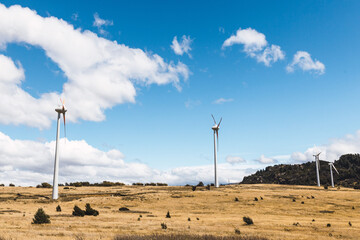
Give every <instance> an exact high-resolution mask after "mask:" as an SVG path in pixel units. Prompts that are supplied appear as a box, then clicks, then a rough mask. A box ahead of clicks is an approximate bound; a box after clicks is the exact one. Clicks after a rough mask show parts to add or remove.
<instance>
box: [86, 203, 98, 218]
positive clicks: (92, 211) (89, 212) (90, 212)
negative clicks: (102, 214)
mask: <svg viewBox="0 0 360 240" xmlns="http://www.w3.org/2000/svg"><path fill="white" fill-rule="evenodd" d="M85 215H91V216H97V215H99V211H97V210H95V209H93V208H92V207H91V206H90V204H89V203H87V204H86V205H85Z"/></svg>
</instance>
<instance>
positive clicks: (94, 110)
mask: <svg viewBox="0 0 360 240" xmlns="http://www.w3.org/2000/svg"><path fill="white" fill-rule="evenodd" d="M98 24H100V25H101V23H98ZM8 43H25V44H29V45H34V46H37V47H40V48H42V49H43V50H44V51H45V54H46V55H47V56H48V57H49V58H50V59H51V60H52V61H54V62H55V63H56V64H57V65H58V66H59V68H60V69H61V70H62V71H63V72H64V75H65V77H66V78H67V82H65V84H64V85H63V91H62V93H57V92H50V93H45V94H43V95H41V96H40V98H34V97H32V96H31V95H30V94H28V93H27V92H25V91H24V90H23V89H22V88H21V82H22V81H24V76H23V75H24V70H23V68H22V67H21V65H20V64H19V63H17V64H15V63H14V62H13V61H12V60H10V59H9V58H8V57H5V56H1V58H0V59H1V61H2V63H6V64H8V65H9V66H10V68H11V73H7V72H8V69H6V68H3V67H1V68H0V72H1V73H0V77H1V79H0V84H1V88H0V96H1V99H2V101H0V109H1V110H0V123H4V124H25V125H29V126H33V127H38V128H46V127H49V126H50V119H52V118H53V115H54V105H55V104H57V103H58V102H59V100H58V99H59V97H60V96H62V97H63V98H65V99H66V103H67V107H68V109H69V111H68V120H69V121H78V120H87V121H102V120H104V119H105V114H104V111H105V110H106V109H108V108H111V107H113V106H115V105H117V104H121V103H125V102H132V103H133V102H135V97H136V90H135V84H138V85H150V84H158V85H164V84H169V83H170V84H173V85H174V86H175V87H176V88H177V89H179V90H180V89H181V87H180V81H181V79H184V80H186V79H187V78H188V75H189V70H188V68H187V66H186V65H185V64H183V63H181V62H178V63H173V62H169V63H166V62H165V61H164V59H163V58H162V57H160V56H159V55H157V54H150V53H147V52H144V51H143V50H141V49H136V48H130V47H128V46H126V45H124V44H119V43H117V42H116V41H109V40H107V39H104V38H101V37H99V36H97V35H96V34H94V33H93V32H91V31H88V30H85V31H82V30H81V29H74V27H73V26H72V25H71V24H69V23H67V22H66V21H64V20H62V19H58V18H56V17H42V16H40V15H38V14H37V13H36V12H35V11H32V10H30V9H29V8H23V7H21V6H18V5H15V6H11V7H9V8H7V7H6V6H4V5H2V4H0V49H6V46H7V44H8ZM25 70H26V69H25ZM11 74H13V75H11ZM4 109H6V111H5V110H4ZM5 112H6V113H5ZM13 116H20V117H19V118H18V119H17V118H14V117H13ZM34 116H36V118H38V119H37V120H34V119H36V118H35V117H34Z"/></svg>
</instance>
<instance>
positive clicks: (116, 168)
mask: <svg viewBox="0 0 360 240" xmlns="http://www.w3.org/2000/svg"><path fill="white" fill-rule="evenodd" d="M54 149H55V142H54V141H52V142H45V143H42V142H36V141H28V140H16V139H15V140H14V139H11V138H10V137H9V136H7V135H5V134H4V133H2V132H0V183H4V184H9V183H14V184H16V185H22V186H29V185H32V186H34V185H37V184H39V183H41V182H48V183H52V176H53V175H52V174H53V166H54V152H55V151H54ZM124 158H125V156H124V155H123V154H122V153H121V152H120V151H119V150H117V149H112V150H109V151H106V152H105V151H101V150H99V149H97V148H94V147H93V146H91V145H89V144H88V143H86V142H85V141H84V140H78V141H69V140H67V141H66V144H65V142H64V139H61V140H60V156H59V159H60V164H59V166H60V169H59V182H60V183H65V182H75V181H89V182H102V181H104V180H109V181H120V182H124V183H126V184H131V183H133V182H166V183H168V184H171V185H184V184H187V183H190V184H195V183H198V182H199V181H203V182H208V183H210V182H213V179H214V176H213V174H214V166H213V165H205V166H195V167H178V168H174V169H169V170H164V171H160V170H157V169H153V168H151V167H149V166H148V165H146V164H143V163H138V162H126V161H125V160H124ZM257 169H259V167H258V166H257V165H249V164H247V165H245V164H242V165H241V166H234V165H232V164H228V163H220V164H218V172H219V180H220V182H221V183H227V182H228V181H229V180H231V181H232V182H240V181H241V180H242V178H243V177H244V176H245V175H247V174H249V173H253V172H255V171H256V170H257Z"/></svg>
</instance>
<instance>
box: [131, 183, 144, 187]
mask: <svg viewBox="0 0 360 240" xmlns="http://www.w3.org/2000/svg"><path fill="white" fill-rule="evenodd" d="M132 185H133V186H144V184H143V183H133V184H132Z"/></svg>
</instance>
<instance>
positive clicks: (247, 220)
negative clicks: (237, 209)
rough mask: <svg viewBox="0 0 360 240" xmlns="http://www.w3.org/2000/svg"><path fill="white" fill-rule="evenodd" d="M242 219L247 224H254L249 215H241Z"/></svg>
mask: <svg viewBox="0 0 360 240" xmlns="http://www.w3.org/2000/svg"><path fill="white" fill-rule="evenodd" d="M243 221H244V222H245V223H246V224H247V225H251V224H254V222H253V220H252V219H251V218H250V217H243Z"/></svg>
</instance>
